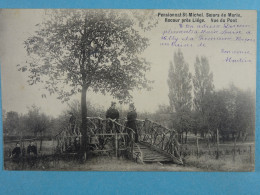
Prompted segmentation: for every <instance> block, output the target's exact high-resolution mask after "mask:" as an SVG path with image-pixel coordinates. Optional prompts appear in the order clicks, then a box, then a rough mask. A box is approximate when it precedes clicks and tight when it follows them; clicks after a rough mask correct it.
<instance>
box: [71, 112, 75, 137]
mask: <svg viewBox="0 0 260 195" xmlns="http://www.w3.org/2000/svg"><path fill="white" fill-rule="evenodd" d="M75 125H76V117H75V116H74V115H71V117H70V128H71V131H72V133H73V131H74V128H75Z"/></svg>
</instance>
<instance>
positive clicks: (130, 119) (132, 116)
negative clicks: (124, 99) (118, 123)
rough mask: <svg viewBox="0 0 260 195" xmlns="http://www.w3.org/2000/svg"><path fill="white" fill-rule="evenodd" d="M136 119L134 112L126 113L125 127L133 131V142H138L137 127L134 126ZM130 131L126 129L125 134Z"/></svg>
mask: <svg viewBox="0 0 260 195" xmlns="http://www.w3.org/2000/svg"><path fill="white" fill-rule="evenodd" d="M136 118H137V113H136V111H130V112H128V113H127V122H126V127H128V128H130V129H132V130H134V132H135V135H134V139H135V142H138V134H137V126H136ZM130 129H127V132H128V133H130V131H131V130H130Z"/></svg>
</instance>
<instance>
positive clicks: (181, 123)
mask: <svg viewBox="0 0 260 195" xmlns="http://www.w3.org/2000/svg"><path fill="white" fill-rule="evenodd" d="M191 79H192V76H191V73H190V72H189V65H188V64H187V63H186V62H185V61H184V57H183V53H182V52H181V51H180V50H178V52H176V53H174V63H172V62H170V68H169V78H168V86H169V95H168V96H169V100H170V106H171V108H172V111H174V112H176V123H175V125H177V129H178V131H179V133H180V134H181V135H183V132H184V131H185V132H186V135H187V132H188V130H189V129H190V112H191V105H192V96H191V90H192V85H191ZM182 137H183V136H182Z"/></svg>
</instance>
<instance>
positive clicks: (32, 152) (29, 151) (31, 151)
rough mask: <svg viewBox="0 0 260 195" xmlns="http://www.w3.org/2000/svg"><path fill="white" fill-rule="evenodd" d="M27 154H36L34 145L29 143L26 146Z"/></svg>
mask: <svg viewBox="0 0 260 195" xmlns="http://www.w3.org/2000/svg"><path fill="white" fill-rule="evenodd" d="M27 154H29V155H35V156H36V155H37V148H36V146H31V145H29V146H28V147H27Z"/></svg>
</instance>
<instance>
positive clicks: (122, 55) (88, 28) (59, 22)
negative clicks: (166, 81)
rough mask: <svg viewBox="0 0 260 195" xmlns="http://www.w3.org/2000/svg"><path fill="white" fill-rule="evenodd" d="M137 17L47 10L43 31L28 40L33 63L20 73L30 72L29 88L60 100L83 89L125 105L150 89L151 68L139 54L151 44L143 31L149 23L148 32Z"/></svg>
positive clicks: (109, 13)
mask: <svg viewBox="0 0 260 195" xmlns="http://www.w3.org/2000/svg"><path fill="white" fill-rule="evenodd" d="M133 13H134V12H131V11H115V10H51V11H47V12H46V13H45V20H44V22H43V23H42V24H38V25H37V26H38V27H39V30H37V31H36V32H35V35H33V36H31V37H29V38H28V39H27V40H26V41H25V47H26V50H27V53H28V56H29V59H28V60H27V64H26V65H25V66H22V67H20V68H19V70H21V71H28V72H29V73H30V75H29V80H28V82H29V84H30V85H34V84H37V83H43V84H44V87H45V89H47V90H48V91H49V92H50V94H53V93H57V94H58V98H59V99H61V100H62V101H67V100H69V98H70V96H71V95H73V94H76V93H78V92H81V91H82V88H83V87H84V88H85V89H90V88H91V89H92V90H93V91H94V92H101V93H103V94H106V93H107V92H109V93H110V94H111V95H112V96H114V97H116V98H118V99H119V100H121V101H125V102H126V101H128V100H129V99H130V98H131V95H130V91H132V90H133V89H135V88H137V89H141V88H146V89H149V84H150V81H148V80H147V79H146V77H145V73H146V71H148V70H149V69H150V64H149V63H148V62H147V61H146V60H145V59H144V58H142V57H141V56H140V54H141V53H142V52H143V51H144V50H145V49H146V48H147V47H148V45H149V43H148V41H149V40H148V39H147V38H145V37H144V36H142V31H141V30H142V28H141V27H143V29H146V30H147V28H148V29H149V28H150V27H151V24H150V23H149V25H148V27H147V26H146V27H145V28H144V24H143V22H144V21H143V18H142V17H140V15H139V16H138V17H137V15H133ZM138 18H142V21H140V22H139V23H138ZM138 24H139V25H138ZM140 26H141V27H140Z"/></svg>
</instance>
